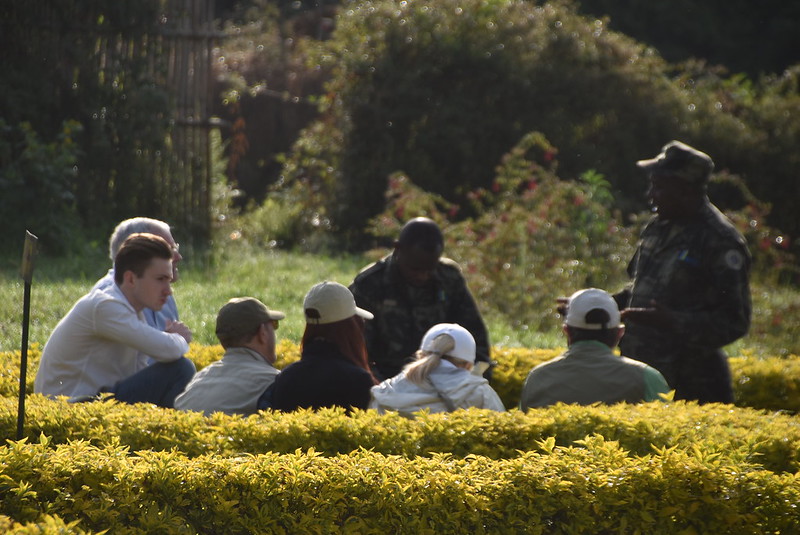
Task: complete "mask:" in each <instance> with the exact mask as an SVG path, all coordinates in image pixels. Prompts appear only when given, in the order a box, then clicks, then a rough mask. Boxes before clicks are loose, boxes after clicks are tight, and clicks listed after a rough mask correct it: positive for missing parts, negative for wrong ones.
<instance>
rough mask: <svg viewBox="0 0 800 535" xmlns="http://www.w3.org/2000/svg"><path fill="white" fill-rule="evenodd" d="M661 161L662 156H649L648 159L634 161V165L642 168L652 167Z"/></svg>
mask: <svg viewBox="0 0 800 535" xmlns="http://www.w3.org/2000/svg"><path fill="white" fill-rule="evenodd" d="M662 161H663V159H662V158H651V159H649V160H639V161H638V162H636V167H641V168H642V169H652V168H653V167H658V166H659V165H661V162H662Z"/></svg>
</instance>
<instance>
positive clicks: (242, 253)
mask: <svg viewBox="0 0 800 535" xmlns="http://www.w3.org/2000/svg"><path fill="white" fill-rule="evenodd" d="M368 262H369V259H368V258H367V257H365V256H360V255H341V256H336V257H331V256H323V255H315V254H309V253H295V252H286V251H278V250H260V249H259V250H253V249H250V248H247V247H229V248H228V249H226V251H225V252H224V253H218V254H216V255H215V256H214V257H206V258H202V259H200V258H198V257H197V256H194V257H193V256H192V254H191V252H187V254H186V260H185V261H184V262H183V263H182V264H181V277H180V280H179V281H178V282H177V283H176V284H175V285H174V292H175V296H176V299H177V300H178V304H179V309H180V313H181V319H182V320H183V321H184V322H185V323H186V324H187V325H189V327H190V328H191V329H192V331H193V333H194V338H195V341H196V342H198V343H200V344H205V345H210V344H216V343H217V340H216V337H215V336H214V321H215V317H216V312H217V310H218V309H219V307H220V306H221V305H222V304H223V303H225V302H226V301H227V300H228V299H229V298H231V297H236V296H243V295H252V296H255V297H258V298H259V299H261V300H263V301H264V302H265V303H266V304H267V305H268V306H270V307H272V308H275V309H278V310H282V311H283V312H285V313H286V315H287V318H286V320H285V321H283V322H282V323H281V327H280V330H279V332H278V336H279V338H285V339H289V340H292V341H294V342H297V341H298V340H299V338H300V336H301V334H302V330H303V314H302V302H303V297H304V295H305V293H306V292H307V291H308V289H309V288H310V287H311V286H312V285H313V284H315V283H317V282H319V281H322V280H335V281H338V282H341V283H342V284H345V285H347V284H349V283H350V282H351V281H352V279H353V276H354V275H355V274H356V273H358V271H359V270H360V269H361V268H362V267H363V266H364V265H366V264H367V263H368ZM108 266H109V260H108V258H107V257H106V253H105V251H104V250H103V249H102V248H101V247H100V246H96V247H87V249H86V250H85V251H82V252H81V254H77V255H75V256H73V257H65V258H48V257H45V256H42V257H40V258H38V259H37V261H36V271H35V273H34V279H33V284H32V291H31V322H30V334H29V341H30V343H32V344H33V343H38V344H40V345H44V343H45V342H46V341H47V338H48V336H49V335H50V332H51V331H52V329H53V328H54V327H55V325H56V323H58V321H59V319H61V317H63V316H64V314H66V313H67V311H68V310H69V309H70V307H72V305H73V303H74V302H75V301H76V300H77V299H78V298H80V297H81V296H82V295H83V294H85V293H86V292H87V291H88V290H89V289H90V288H91V286H92V285H93V284H94V282H95V281H96V280H97V279H98V278H100V277H101V276H103V274H104V273H105V271H106V270H107V269H108ZM18 270H19V259H18V258H4V259H2V260H0V303H2V305H0V350H13V349H19V348H20V344H21V331H22V302H23V281H22V280H21V278H20V276H19V274H18ZM753 304H754V319H753V328H752V329H751V334H750V335H749V336H748V337H746V338H744V339H743V340H741V341H739V342H737V343H736V344H734V345H733V347H731V348H729V353H731V354H733V355H736V354H738V353H739V352H740V351H741V349H742V348H743V347H747V348H751V349H754V350H755V351H756V352H758V353H763V354H765V355H769V356H780V355H786V354H800V336H798V335H797V332H798V331H800V290H798V289H796V288H783V287H782V288H770V287H769V286H767V285H765V284H759V283H754V285H753ZM479 305H481V304H480V303H479ZM481 309H482V311H483V314H484V317H485V319H486V322H487V324H488V327H489V331H490V336H491V341H492V344H493V345H496V346H507V347H517V346H523V347H533V348H552V347H560V346H563V345H564V341H563V338H562V335H561V333H560V331H559V329H558V322H557V320H555V318H554V321H553V324H554V328H553V329H551V330H550V331H549V332H532V331H520V330H514V329H512V328H511V327H510V325H509V323H508V322H507V320H506V319H505V318H504V317H503V316H502V314H501V313H500V311H496V310H491V309H488V308H487V307H486V306H481Z"/></svg>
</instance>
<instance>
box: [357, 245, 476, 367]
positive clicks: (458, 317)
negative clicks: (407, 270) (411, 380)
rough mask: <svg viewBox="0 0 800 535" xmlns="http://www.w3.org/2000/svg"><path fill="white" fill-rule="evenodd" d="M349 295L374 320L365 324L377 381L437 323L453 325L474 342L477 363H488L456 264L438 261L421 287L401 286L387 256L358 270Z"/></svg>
mask: <svg viewBox="0 0 800 535" xmlns="http://www.w3.org/2000/svg"><path fill="white" fill-rule="evenodd" d="M350 291H351V292H353V296H355V299H356V304H357V305H358V306H359V307H361V308H364V309H366V310H369V311H370V312H372V313H373V314H374V315H375V319H373V320H371V321H367V322H366V327H365V332H364V334H365V337H366V341H367V351H368V353H369V359H370V365H371V366H372V370H373V373H374V374H375V376H376V377H378V378H379V379H380V380H383V379H387V378H389V377H393V376H395V375H397V374H398V373H400V370H401V369H402V368H403V366H404V365H405V364H406V363H408V362H410V361H411V360H413V356H414V353H415V352H416V351H417V349H419V345H420V342H421V341H422V336H423V335H424V334H425V332H426V331H427V330H428V329H430V328H431V327H433V326H434V325H436V324H437V323H458V324H459V325H461V326H462V327H464V328H465V329H467V330H468V331H469V332H470V333H471V334H472V336H473V337H474V338H475V344H476V357H477V360H481V361H487V362H488V361H489V337H488V334H487V332H486V325H485V324H484V323H483V319H482V318H481V315H480V313H479V312H478V307H477V306H476V304H475V300H474V299H473V298H472V295H471V294H470V292H469V289H467V285H466V282H465V281H464V277H463V276H462V275H461V269H460V268H459V266H458V264H456V263H455V262H453V261H452V260H450V259H448V258H441V259H440V260H439V263H438V265H437V266H436V268H435V269H434V271H433V274H432V276H431V280H430V281H429V282H428V284H426V285H425V286H422V287H415V286H411V285H409V284H407V283H406V282H405V281H404V280H403V278H402V276H401V275H400V273H399V271H398V269H397V267H396V265H393V258H392V256H391V255H389V256H387V257H385V258H383V259H381V260H379V261H378V262H375V263H374V264H371V265H369V266H367V267H366V268H364V269H363V270H362V271H361V273H359V274H358V275H357V276H356V278H355V280H354V281H353V284H351V285H350Z"/></svg>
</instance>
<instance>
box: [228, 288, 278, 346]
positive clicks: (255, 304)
mask: <svg viewBox="0 0 800 535" xmlns="http://www.w3.org/2000/svg"><path fill="white" fill-rule="evenodd" d="M285 317H286V314H284V313H283V312H280V311H278V310H270V309H268V308H267V306H266V305H265V304H264V303H262V302H261V301H259V300H258V299H256V298H255V297H234V298H233V299H231V300H230V301H228V302H227V303H225V304H224V305H222V308H220V309H219V312H218V313H217V327H216V333H217V337H218V338H233V337H237V336H246V335H248V334H252V333H254V332H256V331H257V330H258V328H259V327H260V326H261V324H263V323H267V322H269V321H271V320H282V319H283V318H285Z"/></svg>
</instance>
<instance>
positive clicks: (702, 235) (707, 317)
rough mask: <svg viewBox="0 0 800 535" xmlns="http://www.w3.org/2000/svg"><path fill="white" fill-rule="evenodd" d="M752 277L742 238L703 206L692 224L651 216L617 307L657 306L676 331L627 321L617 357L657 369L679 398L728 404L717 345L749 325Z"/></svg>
mask: <svg viewBox="0 0 800 535" xmlns="http://www.w3.org/2000/svg"><path fill="white" fill-rule="evenodd" d="M749 271H750V253H749V251H748V250H747V245H746V243H745V240H744V238H743V237H742V235H741V234H740V233H739V232H738V231H737V230H736V229H735V228H734V227H733V225H732V224H731V222H730V221H729V220H728V219H727V218H726V217H725V216H724V215H723V214H722V213H720V211H719V210H717V208H716V207H714V206H713V205H712V204H711V203H709V202H708V200H706V201H705V204H704V205H703V207H702V209H701V212H700V217H698V218H697V219H695V220H692V221H690V222H682V223H678V222H671V221H666V220H662V219H659V218H658V216H656V217H655V218H653V220H652V221H651V222H650V223H649V224H648V225H647V226H646V227H645V229H644V231H643V232H642V236H641V241H640V244H639V248H638V249H637V251H636V254H635V255H634V257H633V259H632V260H631V262H630V265H629V266H628V274H629V275H630V276H631V278H632V279H633V284H632V286H631V287H630V289H629V290H626V291H625V292H623V293H622V294H619V295H618V296H617V297H618V302H620V308H622V307H623V306H628V307H645V308H646V307H650V306H652V305H651V304H650V303H651V300H655V301H656V302H657V303H658V304H659V305H661V306H663V307H665V308H666V309H667V310H669V311H670V312H671V313H672V315H673V316H674V317H675V319H676V328H675V329H674V330H670V331H665V330H659V329H656V328H653V327H648V326H644V325H637V324H636V323H633V322H627V323H626V331H625V336H624V337H623V339H622V342H621V343H620V350H621V352H622V354H623V355H625V356H627V357H630V358H633V359H636V360H640V361H642V362H645V363H647V364H649V365H651V366H653V367H654V368H656V369H657V370H659V371H660V372H661V373H662V375H663V376H664V378H665V379H666V380H667V382H668V383H669V385H670V387H672V388H674V389H675V390H676V393H675V395H676V398H677V399H693V400H698V401H700V402H723V403H732V402H733V390H732V385H731V376H730V369H729V367H728V362H727V357H726V355H725V354H724V352H723V351H722V347H723V346H725V345H727V344H730V343H732V342H733V341H735V340H737V339H738V338H741V337H742V336H744V335H745V334H746V333H747V330H748V329H749V327H750V315H751V303H750V286H749V282H748V279H749Z"/></svg>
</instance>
